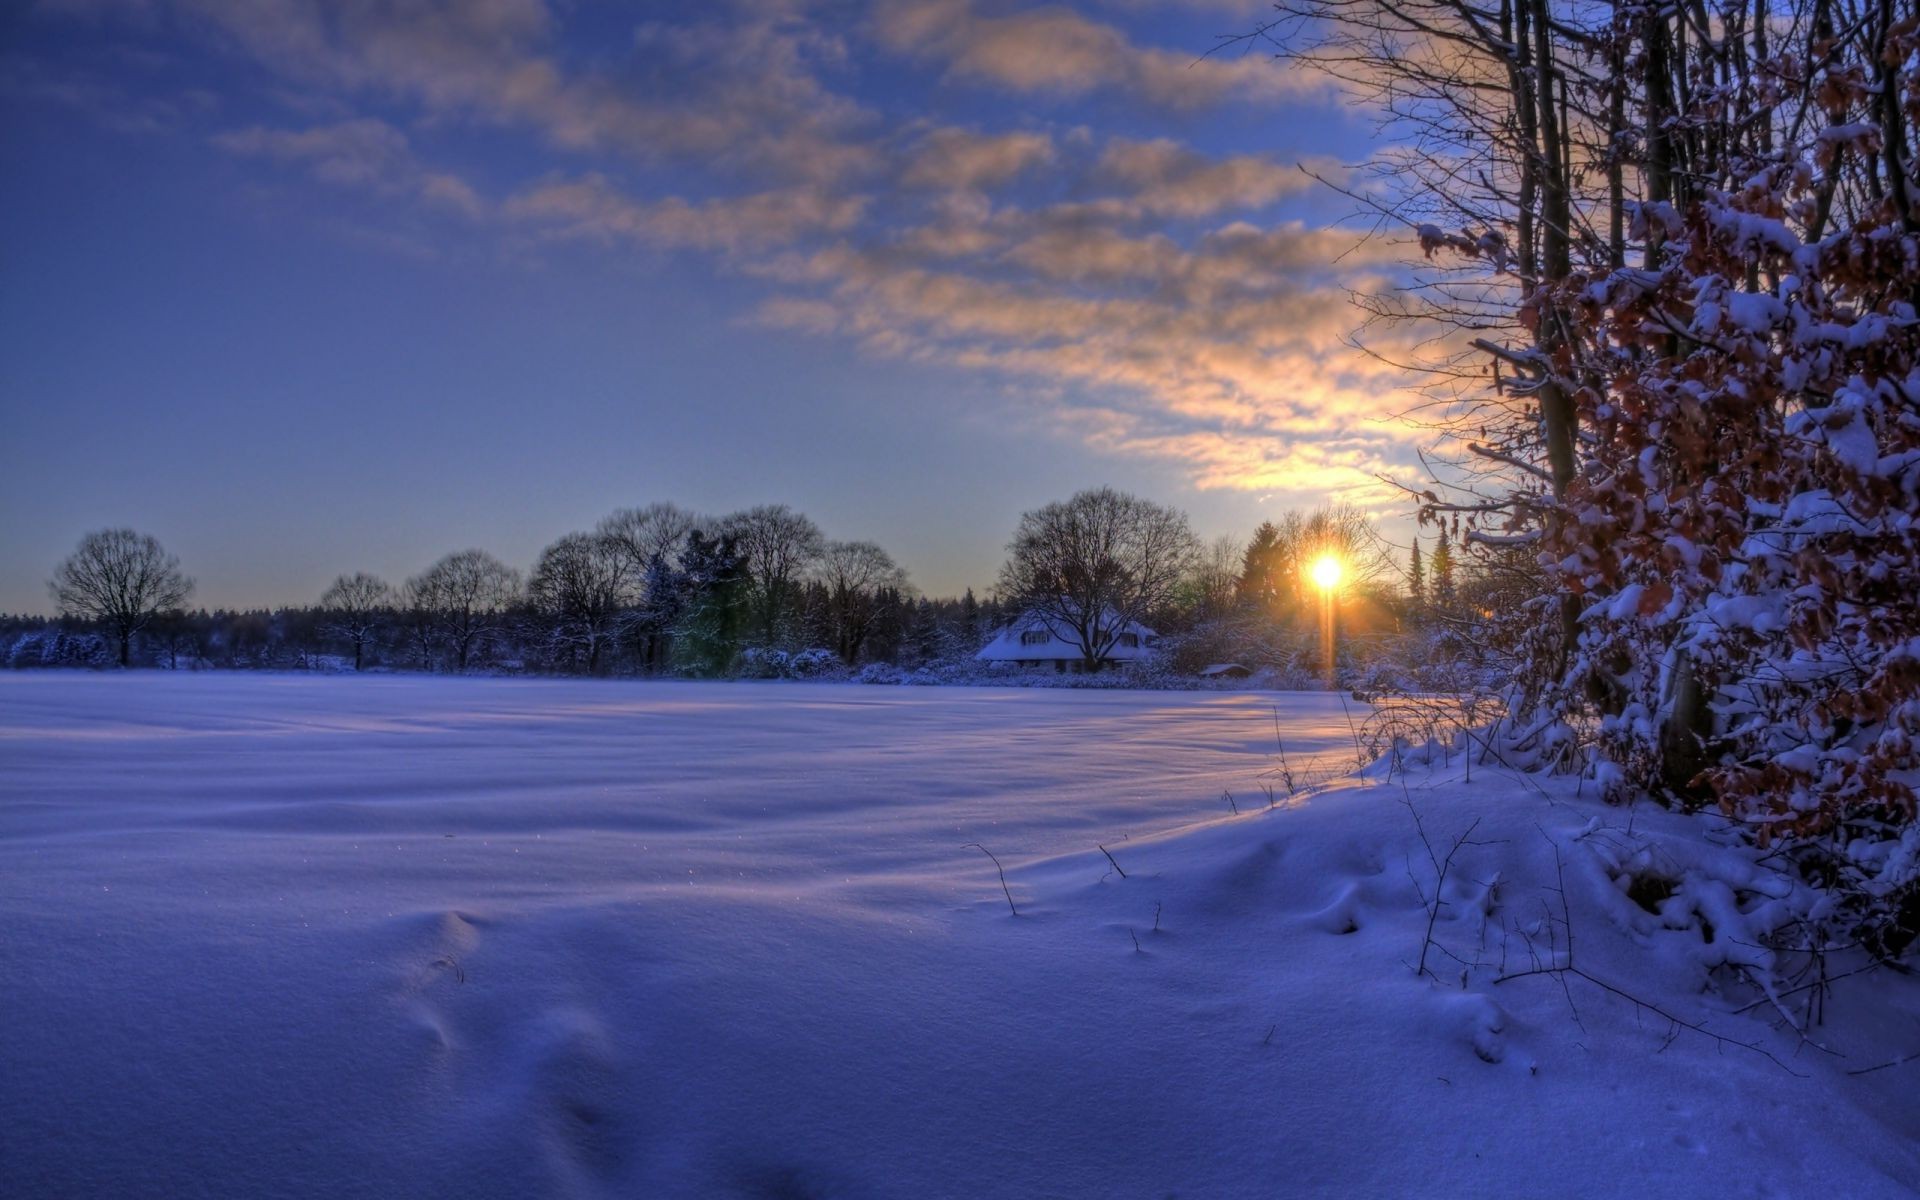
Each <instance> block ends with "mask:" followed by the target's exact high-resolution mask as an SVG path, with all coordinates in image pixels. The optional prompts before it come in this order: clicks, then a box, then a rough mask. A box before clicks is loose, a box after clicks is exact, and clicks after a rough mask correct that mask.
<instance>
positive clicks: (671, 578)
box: [634, 550, 686, 674]
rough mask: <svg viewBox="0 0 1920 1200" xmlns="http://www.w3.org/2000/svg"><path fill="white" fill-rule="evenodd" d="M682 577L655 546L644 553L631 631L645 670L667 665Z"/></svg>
mask: <svg viewBox="0 0 1920 1200" xmlns="http://www.w3.org/2000/svg"><path fill="white" fill-rule="evenodd" d="M685 591H686V581H685V580H684V579H683V578H682V577H681V574H680V572H679V570H678V569H677V568H676V567H675V566H674V564H673V562H672V560H671V559H669V558H668V557H667V552H666V551H664V550H656V551H654V552H653V553H652V554H650V555H649V556H648V557H647V571H646V578H645V582H644V585H643V591H642V593H641V598H640V607H639V609H638V611H637V612H636V613H635V620H634V633H635V634H636V635H637V636H638V638H639V639H640V657H641V660H642V661H643V662H644V664H645V666H646V669H647V671H648V673H649V674H651V673H653V672H656V671H659V670H661V669H662V668H664V667H665V666H666V665H667V661H668V657H669V655H671V653H672V650H673V630H674V627H675V626H677V625H678V624H679V623H680V613H681V606H682V601H683V600H684V598H685Z"/></svg>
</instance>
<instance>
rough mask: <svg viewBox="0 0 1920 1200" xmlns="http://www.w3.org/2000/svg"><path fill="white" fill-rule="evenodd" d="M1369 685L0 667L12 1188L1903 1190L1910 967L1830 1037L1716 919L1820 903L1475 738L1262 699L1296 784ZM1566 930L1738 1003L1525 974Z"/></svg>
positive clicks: (1312, 712) (1830, 1011) (5, 1095)
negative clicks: (1372, 748) (1396, 770)
mask: <svg viewBox="0 0 1920 1200" xmlns="http://www.w3.org/2000/svg"><path fill="white" fill-rule="evenodd" d="M1346 707H1347V708H1348V709H1351V711H1352V715H1353V720H1354V721H1355V722H1359V721H1363V720H1365V719H1366V715H1367V710H1366V708H1365V706H1362V705H1357V704H1354V703H1353V702H1351V701H1348V702H1347V706H1346ZM1353 732H1354V727H1353V726H1351V725H1350V724H1349V722H1348V717H1347V713H1346V711H1345V710H1343V706H1342V704H1341V702H1340V699H1339V698H1338V697H1337V696H1331V695H1325V694H1273V693H1268V694H1255V693H1232V694H1222V693H1155V692H1106V691H1096V692H1084V691H1043V690H1013V689H978V688H967V689H877V688H863V687H859V686H857V685H833V684H801V683H784V684H783V683H760V684H745V683H736V684H669V683H657V684H647V683H625V682H589V681H535V680H460V679H434V678H418V677H413V678H409V677H373V678H352V677H345V678H342V677H320V678H312V677H300V676H266V675H215V674H204V675H183V676H169V675H162V674H151V675H144V674H136V675H123V674H102V675H91V674H67V673H31V674H29V673H20V674H8V675H5V676H0V979H4V980H5V981H6V987H5V991H4V993H3V994H0V995H3V996H4V998H3V999H0V1062H3V1063H4V1064H5V1065H6V1069H5V1070H4V1071H0V1194H6V1195H19V1196H56V1195H57V1196H63V1197H86V1196H115V1197H123V1196H124V1197H138V1196H185V1195H210V1196H243V1195H244V1196H268V1195H273V1196H329V1197H332V1196H393V1195H417V1196H460V1197H466V1198H478V1197H493V1196H501V1197H507V1196H530V1195H554V1194H558V1195H569V1196H636V1195H639V1196H690V1197H708V1196H712V1197H729V1196H742V1197H754V1196H757V1197H774V1196H810V1197H896V1196H897V1197H946V1196H955V1197H959V1196H966V1197H1054V1196H1060V1197H1069V1196H1071V1197H1080V1196H1164V1195H1176V1194H1177V1195H1183V1196H1196V1197H1198V1196H1205V1197H1243V1196H1244V1197H1256V1196H1258V1197H1267V1196H1274V1195H1291V1196H1313V1195H1324V1196H1350V1195H1546V1194H1552V1195H1567V1196H1577V1195H1613V1194H1619V1193H1623V1192H1631V1193H1633V1194H1642V1193H1645V1194H1673V1195H1715V1196H1719V1195H1731V1196H1745V1195H1766V1196H1822V1197H1824V1196H1832V1195H1846V1196H1851V1197H1878V1196H1901V1195H1911V1194H1912V1192H1913V1189H1914V1188H1915V1187H1917V1186H1920V1149H1916V1147H1917V1146H1920V1112H1916V1111H1915V1105H1914V1102H1913V1101H1912V1099H1911V1095H1912V1091H1913V1075H1912V1073H1913V1070H1914V1069H1915V1068H1914V1067H1912V1066H1901V1067H1896V1068H1892V1069H1887V1070H1881V1071H1877V1072H1873V1073H1869V1074H1865V1075H1859V1076H1850V1075H1847V1074H1846V1071H1847V1070H1849V1069H1857V1068H1860V1067H1865V1066H1871V1065H1874V1064H1877V1063H1880V1062H1882V1061H1886V1060H1888V1059H1891V1058H1893V1057H1895V1056H1897V1055H1898V1054H1900V1053H1904V1052H1907V1051H1910V1050H1911V1049H1913V1048H1914V1047H1912V1046H1911V1045H1908V1044H1907V1043H1909V1042H1911V1040H1912V1031H1913V1029H1914V1028H1916V1027H1920V997H1917V996H1916V994H1915V987H1914V985H1913V983H1912V982H1911V981H1910V980H1907V979H1904V978H1901V977H1898V976H1894V975H1890V974H1887V973H1884V972H1875V973H1868V974H1864V975H1859V976H1854V977H1851V978H1848V979H1846V980H1844V981H1841V982H1839V983H1838V984H1836V985H1835V988H1834V990H1833V993H1832V995H1831V996H1830V997H1829V999H1828V1005H1827V1023H1826V1025H1825V1026H1822V1027H1820V1028H1818V1029H1816V1030H1814V1031H1813V1036H1814V1038H1815V1039H1816V1040H1818V1041H1819V1042H1820V1043H1821V1044H1823V1045H1824V1046H1825V1047H1827V1049H1828V1050H1830V1051H1831V1053H1828V1052H1825V1051H1821V1050H1816V1049H1813V1048H1811V1047H1810V1046H1809V1047H1799V1046H1798V1043H1797V1040H1796V1038H1795V1037H1794V1036H1793V1035H1792V1034H1791V1033H1790V1032H1785V1031H1783V1030H1782V1029H1781V1028H1779V1026H1780V1025H1781V1022H1780V1021H1779V1019H1778V1017H1777V1016H1775V1015H1774V1014H1773V1010H1772V1008H1771V1007H1770V1006H1769V1005H1767V1004H1762V1006H1761V1008H1760V1009H1759V1010H1757V1011H1750V1012H1747V1013H1737V1012H1734V1011H1733V1010H1734V1009H1735V1008H1737V1007H1740V1006H1742V1005H1744V1004H1746V1003H1748V1002H1749V1001H1750V1000H1751V999H1752V997H1751V996H1750V995H1748V994H1747V992H1746V991H1743V990H1741V989H1740V988H1738V987H1737V986H1736V985H1735V983H1734V982H1733V980H1732V979H1731V977H1730V976H1729V975H1728V974H1727V973H1728V972H1730V971H1732V970H1734V969H1735V968H1734V967H1733V966H1730V965H1728V960H1729V959H1732V960H1742V961H1744V960H1746V959H1750V958H1753V957H1755V955H1754V953H1753V952H1752V951H1751V950H1750V949H1749V948H1747V947H1744V946H1728V945H1720V944H1716V943H1714V942H1713V941H1711V940H1709V939H1707V938H1705V937H1703V934H1702V928H1703V923H1704V922H1709V921H1710V922H1712V923H1713V924H1714V925H1715V926H1716V928H1717V929H1718V930H1719V933H1718V935H1717V936H1719V937H1720V938H1723V939H1724V938H1729V937H1734V936H1735V935H1740V936H1739V938H1738V940H1739V941H1741V942H1744V941H1746V940H1748V937H1749V936H1751V937H1754V938H1757V937H1758V936H1760V934H1761V933H1762V932H1764V929H1763V926H1764V924H1765V923H1766V922H1767V921H1769V920H1772V919H1774V916H1775V909H1776V908H1777V907H1778V906H1781V905H1785V904H1787V903H1788V902H1789V900H1790V898H1791V896H1792V895H1793V890H1792V888H1791V887H1790V886H1788V885H1786V884H1784V882H1783V881H1782V880H1781V879H1780V877H1778V876H1774V875H1772V874H1771V872H1770V871H1769V870H1768V869H1767V868H1766V867H1764V866H1763V865H1760V864H1756V863H1754V862H1753V861H1751V860H1750V859H1749V858H1748V857H1746V852H1743V851H1737V850H1734V849H1730V848H1723V847H1721V846H1718V845H1715V844H1713V843H1712V842H1711V841H1710V840H1707V839H1704V838H1703V837H1701V836H1700V828H1701V823H1700V822H1699V821H1697V820H1689V819H1685V818H1681V817H1678V816H1675V815H1672V814H1667V813H1663V812H1657V811H1650V810H1646V809H1639V810H1634V809H1621V808H1612V807H1607V806H1603V805H1601V804H1599V803H1597V802H1596V801H1595V800H1594V799H1593V795H1594V792H1595V791H1596V787H1595V784H1594V783H1593V782H1592V781H1589V782H1587V783H1586V784H1585V785H1584V787H1578V786H1577V785H1576V784H1575V783H1574V782H1573V781H1550V780H1549V781H1540V780H1533V779H1523V778H1521V777H1517V776H1513V775H1510V774H1508V773H1506V772H1504V771H1501V770H1499V769H1498V768H1496V767H1491V766H1487V765H1484V764H1482V765H1476V766H1473V767H1472V768H1471V771H1472V774H1471V778H1470V779H1468V778H1467V777H1466V770H1467V768H1466V766H1465V764H1464V763H1463V762H1462V759H1461V757H1460V755H1459V754H1458V753H1457V752H1448V753H1446V754H1444V755H1437V756H1435V757H1433V758H1431V759H1430V760H1429V761H1428V763H1427V765H1425V766H1419V767H1415V768H1414V769H1413V772H1412V775H1411V777H1405V776H1401V775H1394V776H1392V777H1391V778H1387V777H1384V776H1382V775H1381V774H1380V770H1379V768H1378V767H1376V768H1375V769H1374V771H1373V772H1372V773H1371V774H1370V775H1368V776H1364V777H1355V778H1347V779H1344V780H1339V781H1336V782H1334V783H1333V784H1331V785H1329V786H1326V787H1324V788H1321V789H1319V790H1315V791H1311V792H1304V793H1301V794H1299V795H1296V796H1289V795H1288V794H1287V791H1286V790H1285V789H1284V787H1277V785H1276V780H1277V778H1278V776H1277V775H1276V774H1275V768H1276V767H1277V766H1278V765H1279V758H1278V757H1277V755H1276V734H1277V735H1278V737H1279V739H1280V741H1281V744H1282V745H1284V749H1285V753H1286V756H1287V760H1286V761H1287V764H1288V766H1289V767H1290V769H1292V770H1293V771H1294V772H1295V773H1296V775H1298V776H1302V777H1304V776H1306V775H1309V774H1321V775H1324V774H1325V771H1324V770H1317V769H1316V768H1320V767H1324V765H1325V764H1329V763H1342V762H1344V763H1347V764H1349V765H1350V763H1351V747H1352V741H1353ZM1416 757H1418V756H1417V755H1416ZM1263 783H1264V784H1265V785H1267V786H1275V787H1277V790H1276V792H1275V794H1274V795H1273V797H1272V799H1271V801H1270V800H1269V797H1268V795H1267V794H1266V793H1265V792H1264V791H1263V789H1262V784H1263ZM1236 808H1237V810H1238V812H1237V814H1236V812H1235V811H1234V810H1235V809H1236ZM1414 813H1418V814H1419V819H1420V826H1421V827H1422V828H1424V830H1425V833H1426V836H1427V839H1428V841H1429V842H1431V843H1432V845H1433V847H1434V849H1435V851H1436V855H1435V857H1433V858H1430V857H1429V855H1428V852H1427V849H1426V847H1425V845H1423V843H1422V841H1421V838H1420V836H1419V834H1418V833H1417V832H1416V826H1415V823H1414V818H1413V814H1414ZM1476 820H1477V821H1478V822H1479V824H1478V825H1477V826H1476V827H1474V833H1473V835H1472V838H1471V839H1470V842H1469V843H1468V844H1463V845H1461V846H1460V848H1459V850H1458V852H1457V857H1456V858H1455V859H1454V860H1453V862H1452V863H1451V866H1450V868H1449V870H1448V873H1447V883H1446V885H1445V886H1444V887H1443V888H1440V889H1439V892H1440V895H1441V896H1442V897H1443V898H1444V899H1445V901H1446V903H1445V905H1444V907H1443V908H1442V909H1441V910H1440V913H1439V915H1438V917H1437V919H1436V920H1435V922H1434V939H1435V942H1436V943H1437V948H1435V949H1433V950H1430V951H1429V953H1428V957H1429V959H1430V960H1431V961H1430V963H1429V965H1430V967H1432V968H1433V974H1434V975H1436V976H1438V978H1437V979H1436V978H1426V977H1421V976H1417V975H1416V974H1415V973H1414V970H1413V966H1414V964H1415V963H1416V961H1417V960H1418V959H1419V957H1420V955H1421V952H1422V946H1423V942H1424V939H1425V933H1426V928H1427V922H1428V912H1427V909H1426V908H1425V906H1424V904H1423V902H1422V897H1423V896H1430V895H1432V894H1433V893H1434V891H1435V884H1436V876H1437V874H1438V871H1437V869H1436V867H1437V862H1436V858H1437V857H1438V856H1440V855H1445V854H1446V853H1447V851H1448V848H1449V847H1451V846H1452V845H1453V843H1454V839H1456V838H1458V837H1459V836H1460V835H1461V834H1462V833H1463V831H1465V830H1466V829H1468V828H1469V826H1472V825H1473V822H1475V821H1476ZM968 843H978V844H979V845H980V846H982V847H985V848H986V849H987V850H989V851H991V852H992V853H993V854H994V855H996V856H998V858H999V859H1000V861H1001V862H1002V863H1004V864H1005V866H1006V878H1007V885H1008V888H1009V890H1010V891H1011V894H1012V897H1013V900H1014V902H1015V903H1016V904H1017V905H1018V908H1019V915H1018V916H1017V917H1015V916H1012V915H1010V914H1009V912H1008V903H1007V900H1006V898H1005V897H1004V896H1003V895H1002V893H1001V890H1000V884H999V880H998V878H997V875H996V872H995V869H994V865H993V864H992V863H991V862H990V861H988V859H987V858H986V857H985V856H984V855H983V854H982V853H981V851H980V850H978V849H974V848H970V847H969V846H968ZM1100 845H1104V846H1105V848H1106V850H1107V851H1108V852H1111V854H1112V855H1113V859H1114V861H1115V862H1117V863H1118V866H1119V869H1121V870H1124V871H1125V872H1126V874H1125V877H1124V878H1123V877H1122V876H1121V875H1120V874H1119V873H1118V871H1116V870H1115V868H1114V866H1113V865H1111V864H1110V863H1109V861H1108V859H1107V858H1106V856H1105V855H1104V854H1103V853H1102V851H1101V850H1100V849H1099V846H1100ZM1656 876H1658V877H1662V878H1665V879H1667V880H1668V881H1669V883H1670V885H1671V886H1670V889H1669V891H1668V894H1666V895H1664V896H1663V897H1662V898H1661V899H1660V901H1659V903H1657V904H1655V905H1653V907H1652V908H1649V907H1648V906H1647V904H1646V903H1642V902H1639V901H1636V900H1635V899H1633V898H1631V897H1630V895H1629V892H1630V890H1631V888H1632V885H1633V883H1634V881H1635V880H1643V879H1650V878H1654V877H1656ZM1562 879H1564V888H1565V902H1564V908H1563V904H1562V900H1561V894H1560V893H1559V892H1557V891H1556V890H1555V889H1556V888H1558V887H1559V886H1560V880H1562ZM1769 906H1774V907H1769ZM1563 914H1564V915H1563ZM1568 924H1570V925H1571V927H1572V932H1573V935H1574V941H1573V945H1574V946H1575V948H1576V954H1577V958H1576V960H1575V964H1576V965H1578V966H1580V967H1581V968H1582V969H1583V970H1584V971H1585V972H1587V973H1589V974H1591V975H1592V976H1593V977H1595V978H1598V979H1603V980H1605V981H1607V982H1608V983H1611V984H1614V985H1617V986H1620V987H1621V988H1623V989H1624V990H1628V991H1632V992H1635V993H1636V994H1639V995H1641V996H1642V998H1643V999H1647V1000H1649V1001H1652V1002H1655V1003H1657V1004H1659V1005H1660V1007H1661V1009H1662V1010H1663V1011H1664V1012H1667V1013H1670V1014H1672V1015H1675V1016H1678V1017H1681V1018H1683V1019H1684V1020H1687V1021H1689V1022H1695V1023H1701V1024H1703V1025H1704V1026H1705V1027H1706V1028H1708V1029H1710V1030H1712V1031H1715V1032H1717V1033H1719V1034H1721V1035H1722V1036H1724V1037H1726V1038H1729V1039H1732V1040H1733V1041H1734V1042H1743V1043H1752V1044H1753V1045H1754V1046H1755V1047H1757V1049H1755V1050H1750V1049H1745V1048H1742V1047H1740V1046H1736V1045H1732V1044H1718V1043H1716V1042H1714V1041H1713V1040H1712V1039H1711V1038H1710V1037H1708V1036H1706V1035H1703V1034H1699V1033H1695V1032H1692V1031H1688V1030H1676V1029H1675V1028H1674V1027H1672V1026H1671V1025H1670V1024H1669V1023H1668V1022H1667V1021H1665V1020H1663V1019H1661V1018H1660V1017H1658V1016H1655V1015H1653V1014H1652V1013H1650V1012H1648V1011H1643V1010H1639V1009H1636V1008H1635V1007H1634V1006H1633V1005H1632V1004H1630V1003H1627V1002H1626V1001H1623V1000H1621V999H1619V998H1618V997H1616V996H1613V995H1611V994H1608V993H1606V992H1604V991H1602V990H1600V989H1598V988H1597V987H1595V986H1593V985H1590V984H1588V983H1587V982H1585V981H1584V980H1582V979H1579V978H1571V979H1569V978H1565V977H1563V976H1557V975H1544V974H1543V975H1525V976H1522V977H1520V978H1513V979H1508V980H1507V981H1506V982H1495V979H1496V978H1498V976H1499V975H1500V974H1501V973H1503V972H1508V973H1511V972H1516V971H1521V970H1524V969H1526V968H1528V967H1529V966H1530V965H1532V963H1533V962H1534V961H1535V960H1537V961H1539V962H1540V963H1542V964H1544V965H1548V966H1551V965H1553V964H1555V963H1556V962H1558V961H1559V960H1560V959H1561V958H1563V957H1564V953H1563V952H1564V946H1565V944H1566V926H1567V925H1568ZM1136 942H1137V945H1138V948H1137V949H1136ZM1496 959H1498V960H1504V961H1496ZM1469 964H1470V965H1469ZM1716 971H1717V972H1719V974H1717V975H1716V974H1712V972H1716ZM1463 980H1464V981H1465V986H1462V981H1463ZM1563 982H1564V983H1566V985H1567V987H1566V989H1565V990H1563V988H1562V983H1563ZM1570 999H1571V1002H1572V1006H1573V1007H1570V1004H1569V1000H1570ZM1762 999H1764V997H1763V998H1762ZM1786 999H1787V1001H1788V1002H1789V1003H1790V1002H1791V1000H1792V998H1791V997H1787V998H1786ZM1576 1012H1577V1018H1578V1019H1577V1020H1576V1018H1575V1015H1574V1014H1575V1013H1576ZM1760 1050H1764V1051H1766V1052H1768V1053H1770V1054H1772V1055H1774V1056H1776V1057H1777V1058H1778V1059H1779V1060H1780V1062H1781V1064H1783V1065H1775V1063H1773V1062H1771V1061H1769V1060H1768V1058H1767V1057H1765V1056H1764V1055H1763V1054H1762V1053H1760V1052H1759V1051H1760Z"/></svg>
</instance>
